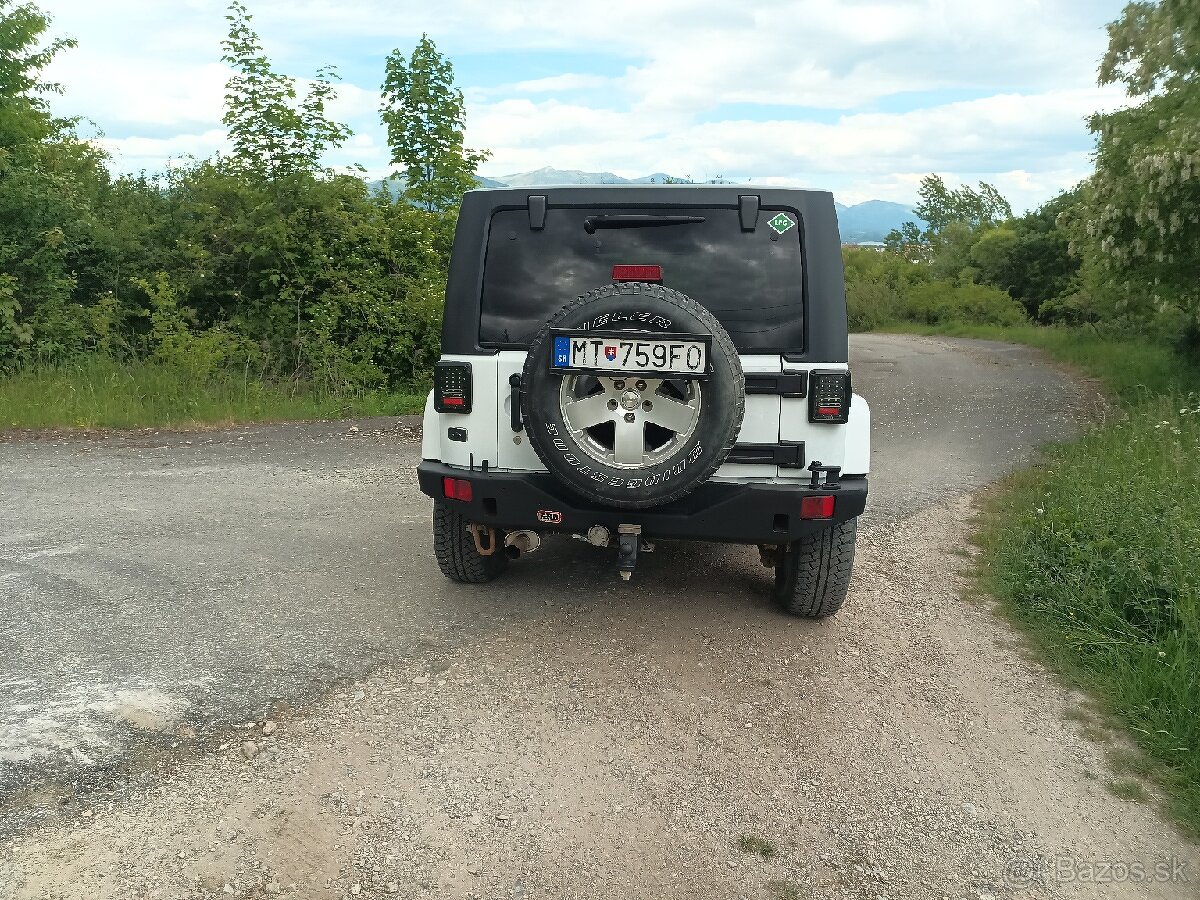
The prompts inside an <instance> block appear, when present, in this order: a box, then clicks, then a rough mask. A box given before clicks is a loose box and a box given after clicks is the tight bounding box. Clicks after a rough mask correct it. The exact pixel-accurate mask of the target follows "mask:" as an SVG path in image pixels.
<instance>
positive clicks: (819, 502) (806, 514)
mask: <svg viewBox="0 0 1200 900" xmlns="http://www.w3.org/2000/svg"><path fill="white" fill-rule="evenodd" d="M800 518H802V519H831V518H833V497H801V498H800Z"/></svg>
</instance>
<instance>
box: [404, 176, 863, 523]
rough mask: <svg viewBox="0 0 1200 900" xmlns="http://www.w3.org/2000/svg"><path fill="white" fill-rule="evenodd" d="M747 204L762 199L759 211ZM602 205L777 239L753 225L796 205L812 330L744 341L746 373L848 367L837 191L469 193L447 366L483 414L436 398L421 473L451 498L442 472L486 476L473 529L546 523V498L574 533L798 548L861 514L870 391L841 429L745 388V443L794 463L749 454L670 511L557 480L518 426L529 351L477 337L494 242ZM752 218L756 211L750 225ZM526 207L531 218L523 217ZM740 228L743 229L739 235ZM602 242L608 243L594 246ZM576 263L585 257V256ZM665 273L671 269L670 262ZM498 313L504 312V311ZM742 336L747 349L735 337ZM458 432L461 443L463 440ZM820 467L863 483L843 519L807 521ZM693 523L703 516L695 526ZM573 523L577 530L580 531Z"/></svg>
mask: <svg viewBox="0 0 1200 900" xmlns="http://www.w3.org/2000/svg"><path fill="white" fill-rule="evenodd" d="M747 197H750V198H756V200H755V201H754V202H753V203H750V204H748V203H746V200H745V198H747ZM597 207H604V208H609V207H612V208H615V209H619V210H620V211H621V212H622V213H628V212H630V211H637V210H646V211H662V210H668V211H670V212H671V213H676V212H683V213H686V212H687V211H688V210H689V209H692V210H694V211H699V210H713V209H729V210H737V211H738V213H737V216H736V217H734V219H733V220H732V221H733V222H734V229H733V230H734V231H735V232H737V233H738V234H740V235H741V237H739V238H738V239H739V240H744V239H745V235H746V234H747V233H751V232H753V233H757V234H759V236H761V237H764V238H766V239H770V240H776V238H772V237H771V235H770V234H769V233H768V232H765V231H764V232H754V230H755V229H767V228H768V224H767V223H768V221H769V220H770V218H771V217H772V215H777V213H774V212H772V211H773V210H787V211H788V215H789V216H790V217H791V219H792V221H793V222H794V225H795V229H794V230H793V229H791V228H789V229H788V232H789V234H788V235H787V238H788V239H789V240H792V241H797V240H798V242H799V245H800V248H801V252H802V254H803V262H802V266H799V267H797V270H796V271H797V273H798V274H797V277H798V278H800V280H801V282H802V283H801V284H799V285H796V289H795V298H796V301H795V302H796V304H797V307H796V321H802V323H803V341H802V345H798V346H795V347H780V348H774V347H772V348H771V350H769V351H763V352H759V351H753V350H749V351H748V350H745V349H743V348H742V347H740V346H739V350H741V352H740V360H741V365H742V369H743V371H744V372H745V373H746V375H747V376H752V375H772V374H776V375H783V374H798V373H808V372H811V371H812V370H813V369H823V370H833V371H846V370H847V338H846V333H847V328H846V304H845V288H844V283H843V275H842V264H841V253H840V239H839V236H838V228H837V219H836V213H835V209H834V204H833V198H832V195H830V194H828V193H826V192H823V191H797V190H787V189H779V188H759V187H752V186H744V185H718V186H709V185H702V186H691V185H688V186H645V185H636V186H614V185H603V186H555V187H528V188H512V189H503V190H486V191H471V192H469V193H468V194H467V195H466V196H465V197H464V200H463V205H462V211H461V214H460V216H459V220H458V227H457V232H456V236H455V247H454V254H453V258H452V262H451V268H450V273H449V280H448V283H447V296H446V311H445V317H444V322H443V336H442V346H443V357H442V358H443V360H458V361H462V362H469V363H470V364H471V367H472V382H473V406H472V408H471V410H470V412H469V413H466V414H462V413H438V412H436V411H435V410H434V408H433V403H432V399H431V401H430V402H429V403H428V404H427V406H426V411H425V418H424V426H425V431H424V436H423V440H422V457H423V459H424V460H425V462H423V463H422V466H421V470H420V471H421V487H422V490H425V491H426V493H429V494H430V495H431V496H435V497H440V496H441V490H440V477H441V476H442V475H445V474H447V473H459V474H461V473H462V472H463V471H465V472H466V473H467V477H469V478H472V479H476V480H478V481H479V484H480V488H481V491H480V493H478V494H477V495H476V496H477V499H476V500H475V501H474V502H473V503H472V504H470V514H471V515H472V517H473V520H474V521H478V522H480V523H483V524H493V525H497V526H501V527H509V528H512V527H523V528H534V527H538V526H537V524H536V519H535V518H534V516H535V514H536V512H537V511H538V509H539V508H541V507H539V506H538V504H553V505H554V507H555V508H556V509H557V510H558V511H561V512H563V513H564V520H563V527H562V528H560V529H558V530H572V528H571V527H568V526H570V525H571V524H582V527H583V528H585V529H586V527H587V525H588V524H615V523H617V522H618V521H619V522H643V523H645V524H646V528H647V533H648V534H658V535H659V536H664V537H665V536H670V537H693V538H706V539H712V540H731V541H738V540H741V541H746V542H750V543H753V542H769V541H770V540H772V538H773V537H774V539H777V540H783V541H786V540H792V539H794V538H795V537H796V536H797V535H799V534H800V533H802V532H804V531H811V530H813V529H819V528H824V527H828V526H829V524H830V522H831V521H841V520H843V519H844V518H847V517H850V516H851V515H857V514H858V512H861V510H862V504H863V503H864V502H865V496H866V480H865V477H861V476H865V475H866V474H867V473H868V471H869V464H870V410H869V408H868V406H867V404H866V401H865V400H863V398H861V397H859V396H854V397H853V398H852V402H851V406H850V410H849V420H848V422H846V423H845V424H831V423H822V422H811V421H810V420H809V400H808V397H807V396H784V395H782V394H781V393H748V394H747V396H746V398H745V399H746V407H745V415H744V417H743V421H742V426H741V430H740V433H739V435H738V438H737V443H738V445H739V446H745V447H747V449H748V450H750V449H752V448H753V449H754V450H755V452H758V451H759V450H761V448H762V447H770V446H772V445H776V446H780V445H786V451H787V452H785V453H783V454H782V455H781V457H780V459H781V460H782V462H783V463H784V465H778V464H771V463H770V462H765V461H764V460H763V458H762V456H754V454H753V453H748V457H749V458H753V459H754V461H753V462H732V461H730V462H726V463H725V464H724V465H722V466H721V467H720V468H719V469H718V470H717V472H716V474H715V475H714V476H713V477H712V478H711V479H710V480H709V482H708V483H707V484H704V485H701V486H699V487H698V488H697V489H696V490H695V492H694V493H693V494H692V495H689V496H688V497H685V498H683V500H680V501H676V502H673V503H671V504H668V505H666V506H663V507H661V508H655V509H651V510H641V511H638V512H637V513H630V512H627V511H626V512H622V511H620V510H616V509H606V508H603V507H597V506H594V505H589V504H588V503H586V502H585V501H582V500H580V499H579V498H578V497H573V496H572V495H571V494H570V492H569V491H567V489H566V488H565V487H564V486H563V485H561V484H559V483H558V482H557V481H556V480H555V479H554V478H553V477H552V476H551V475H549V473H547V472H546V470H545V467H544V466H543V465H542V463H541V460H540V459H539V458H538V456H537V454H536V452H535V451H534V449H533V447H532V445H531V443H530V441H529V437H528V435H527V434H526V433H525V432H524V430H523V427H522V430H520V431H514V429H513V422H514V418H513V403H514V397H513V394H512V388H511V386H510V379H511V378H512V377H513V376H514V375H515V376H518V377H519V376H520V375H521V372H522V369H523V367H524V364H525V359H526V353H525V350H524V348H523V346H521V345H519V343H518V344H515V345H509V344H500V345H497V344H496V341H495V340H491V341H481V339H480V331H481V315H482V313H483V308H482V306H481V291H482V286H483V283H484V270H485V265H486V264H487V262H488V242H489V240H499V239H500V238H503V239H504V240H506V241H511V240H518V239H520V238H521V237H522V236H523V235H524V234H526V232H523V231H522V230H521V229H530V231H529V232H528V233H533V232H536V231H537V230H538V229H539V228H545V227H546V224H547V222H550V223H553V222H554V221H555V220H556V219H555V216H556V211H559V212H561V211H563V210H593V209H595V208H597ZM747 210H750V211H751V215H750V216H749V221H747ZM499 211H506V213H505V215H504V216H503V217H502V218H501V219H498V220H497V219H495V215H496V213H497V212H499ZM517 212H520V213H521V214H520V215H516V213H517ZM579 215H582V213H580V214H579ZM710 215H713V216H717V214H716V213H710ZM718 218H719V219H720V221H728V220H729V215H727V214H726V213H723V212H722V213H720V215H719V217H718ZM494 220H495V221H503V222H504V223H505V224H504V227H503V230H504V232H505V233H504V234H503V235H500V234H496V235H493V234H491V233H490V229H491V227H492V223H493V221H494ZM559 220H560V221H561V216H559ZM739 220H740V223H741V228H740V231H739V230H738V229H737V227H736V226H737V223H738V221H739ZM713 221H717V218H714V219H713ZM685 227H686V226H685ZM599 237H600V236H597V240H599ZM780 237H782V236H780ZM577 243H578V241H577ZM599 247H600V244H599V243H597V244H596V248H597V250H599ZM576 250H577V251H578V248H576ZM575 258H576V259H578V258H579V255H578V252H577V253H576V257H575ZM688 258H690V257H683V258H677V259H676V260H675V261H674V262H673V266H674V269H675V271H679V269H680V266H681V265H682V264H683V263H684V262H685V261H686V259H688ZM622 261H623V262H628V263H654V262H656V260H653V259H629V260H622ZM556 264H557V265H569V262H558V263H556V260H555V259H553V258H549V259H547V260H546V265H548V266H554V265H556ZM510 265H513V264H511V263H510ZM580 265H582V263H580ZM518 268H519V266H518ZM589 271H590V270H589ZM665 271H666V272H668V273H669V272H670V271H671V268H670V267H667V268H665ZM664 280H665V284H666V286H667V287H672V284H671V280H670V277H669V275H664ZM787 283H788V284H790V283H791V282H790V281H788V282H787ZM599 286H600V285H599V284H597V285H595V287H599ZM722 296H725V295H722ZM573 298H574V295H573V294H572V296H552V297H548V298H547V299H546V300H545V301H544V302H545V315H544V318H545V319H549V318H550V317H551V316H552V315H554V313H556V312H557V311H558V309H559V308H561V306H563V305H565V304H566V303H568V302H570V301H571V300H572V299H573ZM721 305H723V306H724V307H725V314H726V315H727V316H729V315H733V316H736V315H737V314H738V313H737V304H736V301H734V302H732V303H731V302H730V301H728V300H727V301H726V302H724V303H723V304H721ZM750 314H751V315H753V313H750ZM489 315H490V316H491V317H492V319H494V318H495V316H494V314H492V313H489ZM718 317H720V316H718ZM528 320H529V316H528V315H526V316H525V323H524V324H523V325H522V326H521V329H514V330H522V329H526V330H527V325H528ZM487 327H488V328H489V329H490V334H491V335H492V336H493V337H494V336H495V335H496V334H497V333H502V334H505V335H507V332H504V331H503V330H501V331H500V332H498V331H497V327H496V325H495V323H494V322H493V323H492V324H490V325H489V326H487ZM793 331H794V329H793ZM731 334H733V335H734V338H735V342H738V341H739V338H738V337H737V334H736V333H735V332H731ZM522 425H523V423H522ZM463 431H465V432H466V435H465V439H463V435H462V432H463ZM452 432H453V434H454V436H455V437H456V438H458V439H454V438H452V436H451V434H452ZM789 454H791V455H790V456H789ZM735 455H736V454H735ZM767 458H768V459H769V458H770V457H767ZM812 462H819V463H820V464H821V465H824V466H840V467H841V469H842V473H843V475H847V476H860V477H855V478H851V479H850V480H847V481H846V482H844V485H845V486H844V487H843V488H841V489H840V491H841V492H840V493H839V494H838V496H839V500H838V513H837V515H836V517H835V519H834V520H819V521H815V522H812V521H810V522H801V521H800V520H799V516H798V512H797V511H798V508H799V506H798V504H799V497H800V496H801V495H802V494H804V493H807V492H811V488H810V481H811V477H812V475H811V473H810V472H809V471H808V470H807V468H806V466H808V465H809V464H810V463H812ZM485 470H486V473H487V474H484V471H485ZM489 491H490V493H489ZM481 498H490V500H491V502H490V503H489V504H487V505H485V504H484V503H483V500H482V499H481ZM689 518H691V519H692V520H693V521H692V522H691V524H689V523H688V519H689ZM576 519H577V520H579V522H578V523H573V520H576ZM610 520H611V523H610Z"/></svg>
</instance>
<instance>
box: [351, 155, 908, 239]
mask: <svg viewBox="0 0 1200 900" xmlns="http://www.w3.org/2000/svg"><path fill="white" fill-rule="evenodd" d="M669 178H671V176H670V175H667V174H666V173H664V172H655V173H654V174H653V175H643V176H642V177H641V178H623V177H622V176H620V175H615V174H613V173H612V172H582V171H580V170H579V169H554V168H551V167H549V166H546V167H543V168H541V169H535V170H534V171H532V172H516V173H514V174H512V175H502V176H501V177H499V178H486V177H484V176H482V175H480V176H478V178H477V180H478V182H479V186H480V187H484V188H502V187H529V186H531V185H541V184H547V185H549V184H666V183H667V180H668V179H669ZM676 180H682V179H676ZM718 183H720V184H733V183H734V182H731V181H725V180H724V179H721V180H720V181H719V182H718ZM384 184H386V185H387V189H388V191H390V192H391V194H392V196H393V197H396V196H398V195H399V194H400V192H401V191H403V190H404V179H403V178H389V179H387V180H386V181H374V182H372V183H371V188H372V189H376V188H378V187H380V186H381V185H384ZM835 205H836V206H837V214H838V225H839V226H840V228H841V232H842V242H843V243H847V244H861V243H864V242H870V241H882V240H883V239H884V238H885V237H887V233H888V232H889V231H891V230H892V229H893V228H899V227H900V226H901V225H903V224H904V223H905V222H917V223H918V224H923V223H921V221H920V220H919V219H918V218H917V217H916V215H914V214H913V211H912V207H911V206H905V205H904V204H903V203H892V202H891V201H888V200H867V201H864V202H863V203H856V204H855V205H853V206H845V205H843V204H841V203H837V204H835Z"/></svg>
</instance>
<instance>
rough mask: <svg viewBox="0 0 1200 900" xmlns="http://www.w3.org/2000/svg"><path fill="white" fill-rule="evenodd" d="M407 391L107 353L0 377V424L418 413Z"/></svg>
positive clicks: (169, 424)
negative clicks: (324, 387)
mask: <svg viewBox="0 0 1200 900" xmlns="http://www.w3.org/2000/svg"><path fill="white" fill-rule="evenodd" d="M424 404H425V397H424V394H423V393H421V392H420V391H419V390H413V391H411V392H387V391H370V392H359V393H353V394H333V393H329V392H327V391H320V390H318V389H317V388H316V387H315V386H313V385H311V384H305V383H296V382H285V383H276V384H272V383H263V382H259V381H255V380H252V379H244V378H241V377H239V376H237V375H234V374H218V375H215V376H211V377H207V378H196V377H194V376H191V375H189V374H188V373H187V372H185V371H181V370H179V369H176V368H172V367H166V366H161V365H156V364H153V363H120V362H116V361H114V360H111V359H107V358H104V357H96V358H93V359H88V360H85V361H83V362H80V363H78V364H75V365H70V366H61V367H56V368H46V369H38V370H31V371H26V372H21V373H18V374H16V375H12V376H9V377H5V378H0V429H5V428H54V429H59V428H151V427H163V428H189V427H199V426H204V425H228V424H233V423H237V422H279V421H288V420H296V419H332V418H350V417H356V416H388V415H403V414H406V413H417V412H420V411H421V409H422V408H423V407H424Z"/></svg>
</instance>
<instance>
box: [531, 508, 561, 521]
mask: <svg viewBox="0 0 1200 900" xmlns="http://www.w3.org/2000/svg"><path fill="white" fill-rule="evenodd" d="M537 520H538V521H539V522H542V523H544V524H546V525H561V524H562V520H563V515H562V513H560V512H559V511H558V510H557V509H539V510H538V511H537Z"/></svg>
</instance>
